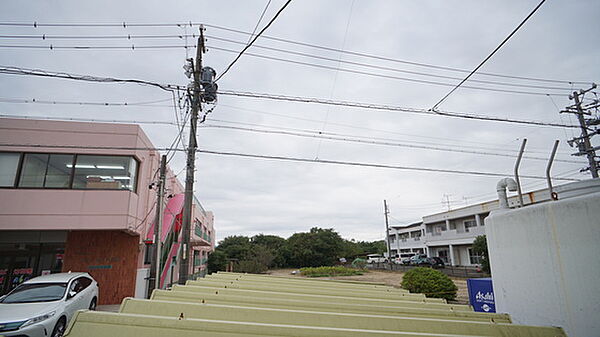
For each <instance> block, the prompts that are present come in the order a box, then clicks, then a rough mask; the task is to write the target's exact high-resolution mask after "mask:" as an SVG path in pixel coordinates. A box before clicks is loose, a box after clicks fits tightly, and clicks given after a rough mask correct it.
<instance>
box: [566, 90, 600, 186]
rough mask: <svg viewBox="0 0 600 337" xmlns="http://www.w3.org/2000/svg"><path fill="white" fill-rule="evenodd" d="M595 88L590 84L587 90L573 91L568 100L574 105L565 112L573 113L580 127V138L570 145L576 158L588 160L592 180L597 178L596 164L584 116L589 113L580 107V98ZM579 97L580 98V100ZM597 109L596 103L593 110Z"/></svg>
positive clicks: (594, 151)
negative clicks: (576, 148)
mask: <svg viewBox="0 0 600 337" xmlns="http://www.w3.org/2000/svg"><path fill="white" fill-rule="evenodd" d="M595 88H596V84H592V87H591V88H590V89H587V90H581V91H579V92H577V91H574V92H573V94H572V95H570V96H569V98H570V99H572V100H574V101H575V104H574V105H573V106H571V107H570V108H572V110H567V112H570V113H574V114H576V115H577V120H578V121H579V126H580V127H581V137H579V138H575V139H573V140H572V141H571V144H573V142H574V143H576V144H577V147H578V150H579V152H578V153H575V155H576V156H586V157H587V159H588V163H589V165H590V166H589V167H588V169H589V170H590V173H591V174H592V178H598V163H597V162H596V149H595V148H594V147H593V146H592V143H591V141H590V134H589V133H588V128H589V125H588V122H587V121H586V119H585V117H584V115H585V114H589V112H586V111H584V109H583V107H582V106H581V98H583V95H585V93H586V92H588V91H591V90H593V89H595ZM580 96H581V98H580ZM597 107H598V103H597V101H596V103H595V106H594V108H597Z"/></svg>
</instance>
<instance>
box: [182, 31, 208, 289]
mask: <svg viewBox="0 0 600 337" xmlns="http://www.w3.org/2000/svg"><path fill="white" fill-rule="evenodd" d="M205 51H206V50H205V48H204V27H202V26H200V36H199V37H198V45H197V46H196V64H195V65H194V64H193V63H192V69H193V75H194V80H193V82H192V90H193V95H192V114H191V117H190V139H189V145H188V153H187V154H188V155H187V165H186V174H185V198H184V203H183V224H182V225H183V226H182V233H183V234H182V238H181V243H182V244H181V249H180V256H179V282H178V283H179V284H185V282H186V281H187V280H188V274H189V268H190V259H189V257H190V256H189V255H190V253H189V251H188V249H189V246H190V231H191V227H192V226H191V222H192V205H193V202H194V171H195V169H196V165H195V161H196V149H197V148H198V143H197V140H196V129H197V126H198V112H200V111H202V101H201V92H200V90H201V84H200V76H201V72H202V54H203V53H204V52H205Z"/></svg>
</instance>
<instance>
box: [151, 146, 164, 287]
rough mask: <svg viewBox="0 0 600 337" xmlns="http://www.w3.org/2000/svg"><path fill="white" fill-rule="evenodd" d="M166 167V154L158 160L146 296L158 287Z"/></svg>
mask: <svg viewBox="0 0 600 337" xmlns="http://www.w3.org/2000/svg"><path fill="white" fill-rule="evenodd" d="M166 168H167V156H165V155H163V156H162V157H161V160H160V169H159V171H160V175H159V181H158V184H157V189H156V217H155V219H154V238H153V240H152V241H153V243H152V246H153V248H154V249H153V251H154V256H153V257H152V263H151V264H150V277H149V282H148V298H150V295H152V291H153V290H154V289H157V288H158V289H160V260H161V245H162V243H161V233H162V220H163V200H164V195H165V174H166Z"/></svg>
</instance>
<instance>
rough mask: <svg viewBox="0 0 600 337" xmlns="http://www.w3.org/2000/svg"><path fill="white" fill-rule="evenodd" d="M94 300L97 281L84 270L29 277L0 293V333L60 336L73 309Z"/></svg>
mask: <svg viewBox="0 0 600 337" xmlns="http://www.w3.org/2000/svg"><path fill="white" fill-rule="evenodd" d="M97 303H98V283H97V282H96V281H95V280H94V279H93V278H92V277H91V276H90V275H89V274H88V273H60V274H50V275H45V276H40V277H36V278H32V279H31V280H28V281H25V282H23V283H22V284H20V285H19V286H18V287H16V288H15V289H13V290H12V291H11V292H10V293H8V294H7V295H5V296H2V297H0V336H6V337H11V336H28V337H38V336H39V337H48V336H50V337H60V336H62V335H63V334H64V332H65V329H66V327H67V323H68V322H69V320H70V319H71V317H73V314H74V313H75V312H76V311H77V310H81V309H90V310H94V309H96V304H97Z"/></svg>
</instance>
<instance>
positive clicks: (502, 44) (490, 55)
mask: <svg viewBox="0 0 600 337" xmlns="http://www.w3.org/2000/svg"><path fill="white" fill-rule="evenodd" d="M544 2H546V0H542V1H540V3H539V4H538V5H537V6H536V7H535V8H534V9H533V10H532V11H531V12H530V13H529V15H527V17H525V19H523V21H521V23H520V24H519V25H518V26H517V27H516V28H515V29H514V30H513V31H512V32H511V33H510V34H508V36H507V37H506V38H505V39H504V40H503V41H502V42H501V43H500V44H499V45H498V46H497V47H496V48H495V49H494V50H493V51H492V52H491V53H490V54H489V55H488V56H487V57H486V58H485V59H484V60H483V61H481V63H479V65H478V66H477V67H475V69H473V70H472V71H471V72H470V73H469V74H468V75H467V76H466V77H465V78H464V79H463V80H462V81H460V83H458V84H457V85H456V86H455V87H454V88H452V90H450V92H448V93H447V94H446V95H445V96H444V97H442V99H440V100H439V101H438V102H437V103H435V104H434V105H433V107H432V108H431V109H430V110H432V111H436V109H437V108H438V107H439V106H440V105H441V104H442V103H443V102H444V101H445V100H446V99H447V98H448V97H449V96H450V95H452V93H453V92H455V91H456V90H457V89H458V88H459V87H460V86H461V85H463V83H465V82H466V81H467V80H468V79H469V78H470V77H471V76H473V74H475V73H476V72H477V70H479V68H481V67H482V66H483V65H484V64H485V63H486V62H487V61H488V60H489V59H490V58H492V56H494V54H496V52H497V51H498V50H500V48H502V46H504V44H505V43H506V42H508V40H510V38H511V37H512V36H513V35H515V33H516V32H517V31H518V30H519V29H520V28H521V27H522V26H523V25H524V24H525V22H527V21H528V20H529V18H530V17H531V16H532V15H533V14H534V13H535V12H537V10H538V9H539V8H540V7H541V6H542V5H543V4H544Z"/></svg>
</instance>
